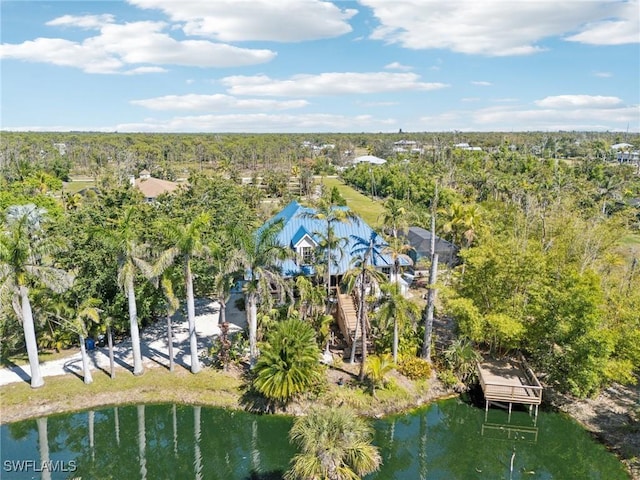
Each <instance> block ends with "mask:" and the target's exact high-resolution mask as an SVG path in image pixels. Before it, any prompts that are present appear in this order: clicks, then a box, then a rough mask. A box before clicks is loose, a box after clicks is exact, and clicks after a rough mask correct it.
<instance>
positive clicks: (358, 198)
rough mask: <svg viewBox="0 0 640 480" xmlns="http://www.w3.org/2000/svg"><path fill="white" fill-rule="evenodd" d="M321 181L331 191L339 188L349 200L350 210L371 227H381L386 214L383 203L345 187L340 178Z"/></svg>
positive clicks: (324, 178)
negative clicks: (381, 218) (381, 221)
mask: <svg viewBox="0 0 640 480" xmlns="http://www.w3.org/2000/svg"><path fill="white" fill-rule="evenodd" d="M320 181H321V182H322V183H323V184H324V185H326V186H327V188H329V189H331V188H333V187H338V190H339V191H340V193H341V194H342V196H343V197H344V198H345V199H346V200H347V205H348V206H349V208H351V210H353V211H354V212H356V213H357V214H358V215H359V216H360V217H362V219H363V220H364V221H365V222H367V223H368V224H369V225H370V226H371V227H373V228H376V227H379V226H380V222H379V218H380V214H382V213H383V212H384V207H383V206H382V202H380V201H378V200H372V199H370V198H369V197H367V196H366V195H363V194H362V193H360V192H359V191H357V190H356V189H354V188H352V187H350V186H349V185H345V184H344V182H343V181H342V180H340V179H339V178H327V177H322V179H321V180H320Z"/></svg>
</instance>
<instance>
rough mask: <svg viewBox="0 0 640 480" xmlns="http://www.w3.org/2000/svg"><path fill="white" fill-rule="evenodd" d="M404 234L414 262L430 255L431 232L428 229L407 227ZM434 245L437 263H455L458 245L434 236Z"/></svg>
mask: <svg viewBox="0 0 640 480" xmlns="http://www.w3.org/2000/svg"><path fill="white" fill-rule="evenodd" d="M405 236H406V240H407V243H408V244H409V245H411V247H412V248H413V250H412V251H411V252H409V256H411V257H412V259H413V261H414V262H416V261H418V260H419V259H421V258H423V257H426V258H429V256H430V255H431V253H430V251H431V232H430V231H429V230H425V229H424V228H422V227H409V229H408V231H407V233H406V235H405ZM435 247H436V253H437V254H438V263H444V264H447V265H454V264H455V263H456V259H457V255H458V247H456V246H455V245H454V244H453V243H451V242H448V241H446V240H444V239H442V238H440V237H438V236H436V243H435Z"/></svg>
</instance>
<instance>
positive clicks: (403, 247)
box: [382, 237, 413, 283]
mask: <svg viewBox="0 0 640 480" xmlns="http://www.w3.org/2000/svg"><path fill="white" fill-rule="evenodd" d="M388 242H389V244H388V245H387V246H385V247H384V248H383V249H382V253H383V254H385V255H388V256H389V257H390V258H391V262H392V274H393V276H392V278H393V280H394V281H395V282H396V283H399V282H400V264H401V263H404V264H406V265H413V260H412V259H411V257H410V256H409V255H408V252H410V251H411V250H413V247H412V246H411V245H409V244H407V243H405V242H404V240H403V239H401V238H396V237H391V238H389V239H388Z"/></svg>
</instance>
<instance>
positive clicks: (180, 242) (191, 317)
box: [154, 213, 210, 373]
mask: <svg viewBox="0 0 640 480" xmlns="http://www.w3.org/2000/svg"><path fill="white" fill-rule="evenodd" d="M209 222H210V216H209V214H208V213H201V214H200V215H198V216H197V217H196V218H195V219H193V221H192V222H191V223H189V224H187V225H175V224H174V223H172V222H168V223H166V224H165V225H164V227H165V234H166V236H167V237H168V238H169V240H170V242H171V244H172V245H173V246H172V247H170V248H169V249H168V250H166V251H164V252H163V253H162V255H161V256H160V258H159V259H158V261H157V263H156V264H155V265H154V273H155V274H158V273H159V272H160V271H163V270H165V269H166V268H168V266H169V265H170V264H172V263H173V262H174V261H175V259H176V258H177V257H180V258H181V259H182V263H183V266H184V281H185V288H186V293H187V319H188V322H189V349H190V351H191V373H198V372H199V371H200V369H201V368H200V360H199V359H198V337H197V335H196V320H195V318H196V309H195V298H194V295H193V274H192V272H191V259H192V258H193V257H196V256H200V255H202V254H204V253H205V251H206V248H205V245H204V243H203V237H204V234H205V230H206V228H207V227H208V225H209Z"/></svg>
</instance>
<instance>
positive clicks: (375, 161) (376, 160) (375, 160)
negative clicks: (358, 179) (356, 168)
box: [353, 155, 387, 165]
mask: <svg viewBox="0 0 640 480" xmlns="http://www.w3.org/2000/svg"><path fill="white" fill-rule="evenodd" d="M359 163H368V164H370V165H384V164H385V163H387V161H386V160H385V159H384V158H380V157H376V156H375V155H362V156H360V157H356V158H354V159H353V164H354V165H357V164H359Z"/></svg>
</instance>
